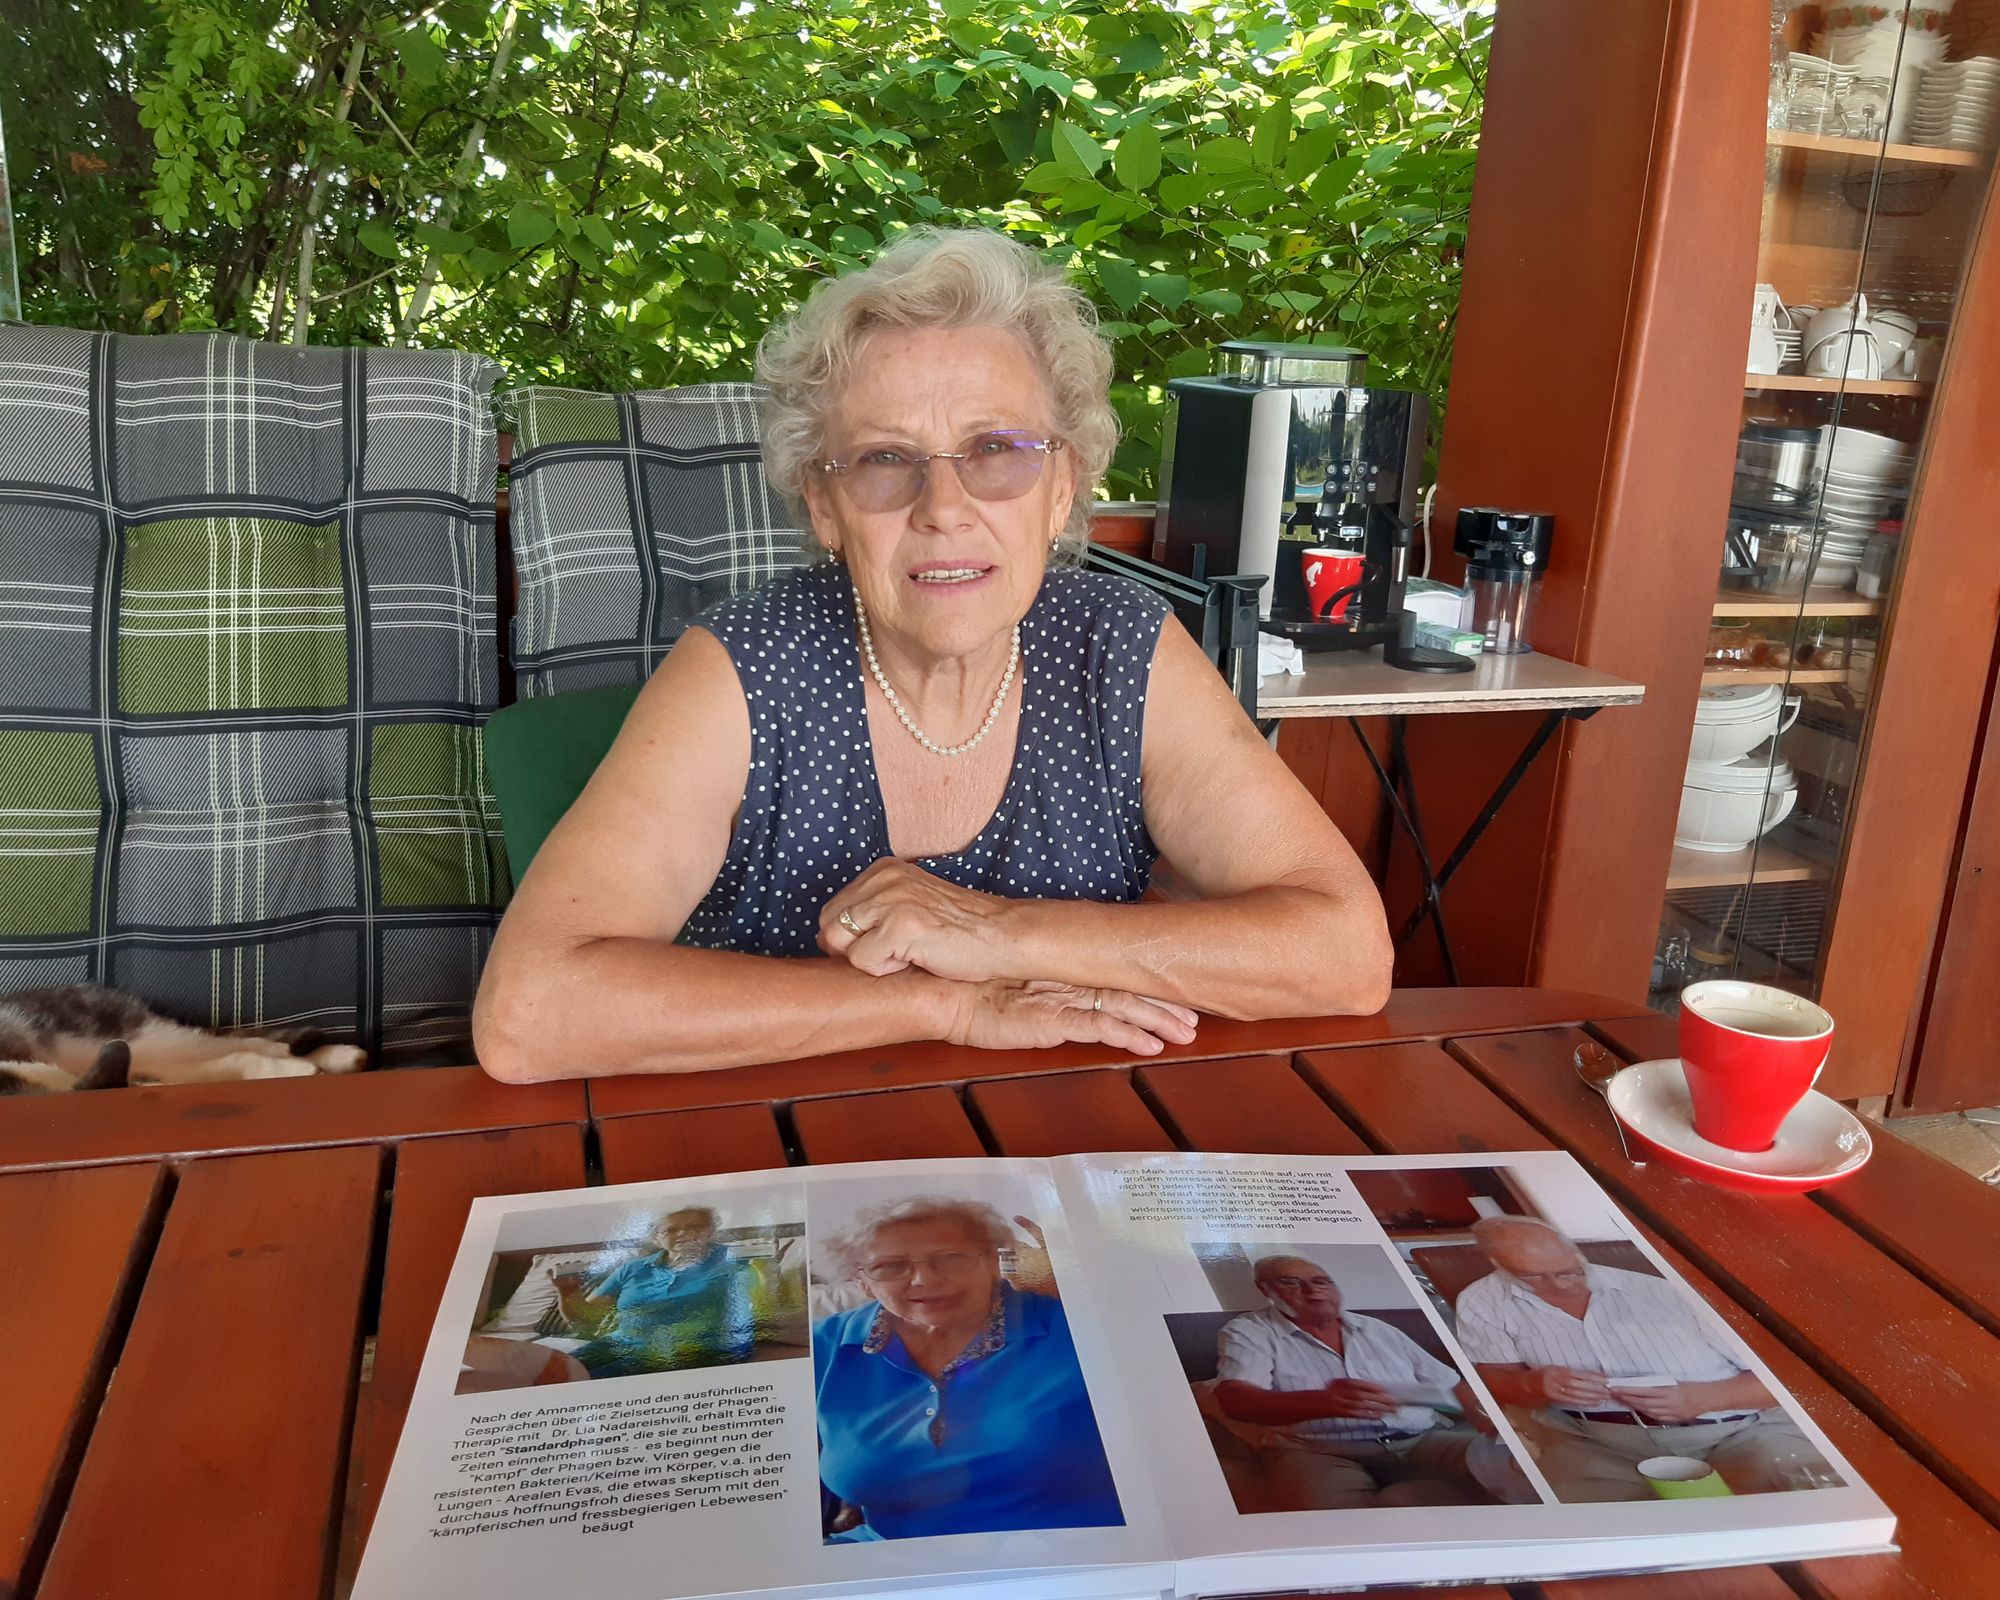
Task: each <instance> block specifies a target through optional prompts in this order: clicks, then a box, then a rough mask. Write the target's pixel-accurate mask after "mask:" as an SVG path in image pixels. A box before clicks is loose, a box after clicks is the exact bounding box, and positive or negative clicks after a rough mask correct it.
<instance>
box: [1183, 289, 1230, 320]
mask: <svg viewBox="0 0 2000 1600" xmlns="http://www.w3.org/2000/svg"><path fill="white" fill-rule="evenodd" d="M1191 298H1192V299H1193V301H1194V303H1195V305H1196V306H1198V307H1199V308H1200V309H1201V310H1203V311H1206V312H1207V313H1208V314H1209V315H1210V316H1214V317H1233V316H1235V315H1236V313H1237V312H1239V311H1241V310H1242V309H1243V296H1241V295H1240V294H1238V293H1237V292H1236V291H1235V290H1234V289H1203V290H1202V291H1201V292H1200V293H1198V294H1196V295H1194V296H1192V297H1191Z"/></svg>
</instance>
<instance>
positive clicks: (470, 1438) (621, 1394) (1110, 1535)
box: [354, 1160, 1173, 1600]
mask: <svg viewBox="0 0 2000 1600" xmlns="http://www.w3.org/2000/svg"><path fill="white" fill-rule="evenodd" d="M1108 1304H1109V1302H1108V1301H1106V1300H1104V1299H1103V1298H1101V1297H1100V1296H1097V1295H1094V1294H1093V1293H1091V1292H1090V1286H1089V1285H1088V1284H1087V1283H1086V1282H1085V1281H1084V1275H1083V1272H1082V1269H1081V1267H1080V1266H1079V1265H1078V1261H1077V1256H1076V1252H1075V1249H1074V1246H1073V1244H1072V1242H1071V1237H1070V1232H1069V1228H1068V1227H1067V1226H1066V1225H1065V1219H1064V1216H1063V1213H1062V1208H1061V1205H1060V1203H1059V1201H1058V1199H1057V1195H1056V1190H1055V1186H1054V1183H1053V1181H1052V1178H1051V1174H1050V1171H1049V1168H1048V1166H1047V1165H1046V1164H1045V1163H1043V1162H1040V1161H1007V1160H966V1161H926V1162H879V1163H871V1164H868V1165H862V1166H852V1167H826V1168H802V1169H797V1170H786V1171H774V1172H762V1173H748V1174H738V1175H733V1176H727V1177H716V1178H703V1179H689V1180H677V1181H674V1182H668V1183H650V1184H630V1185H624V1186H620V1187H608V1188H598V1189H589V1190H574V1191H569V1192H566V1193H560V1194H549V1195H536V1196H517V1197H508V1198H500V1199H483V1200H478V1201H475V1202H474V1203H473V1207H472V1212H471V1216H470V1218H469V1220H468V1223H467V1226H466V1233H465V1237H464V1240H463V1242H462V1244H461V1246H460V1250H459V1255H458V1259H457V1261H456V1263H455V1264H454V1266H453V1269H452V1273H451V1277H450V1280H449V1282H448V1284H447V1286H446V1289H445V1293H444V1298H443V1303H442V1306H441V1309H440V1314H439V1319H438V1323H437V1325H436V1327H435V1329H434V1330H433V1333H432V1336H431V1342H430V1345H429V1347H428V1349H427V1350H426V1353H425V1357H424V1363H423V1367H422V1369H421V1372H420V1374H419V1377H418V1381H417V1386H416V1392H415V1395H414V1398H413V1399H412V1401H411V1405H410V1410H409V1416H408V1419H407V1421H406V1422H405V1424H404V1430H403V1437H402V1442H401V1444H400V1446H399V1448H398V1451H397V1455H396V1460H395V1465H394V1467H393V1469H392V1470H391V1473H390V1476H389V1480H388V1483H387V1485H386V1488H385V1491H384V1493H383V1497H382V1503H381V1509H380V1510H379V1512H378V1513H377V1516H376V1519H375V1524H374V1528H373V1530H372V1533H371V1535H370V1537H369V1542H368V1547H367V1550H366V1553H365V1555H364V1558H363V1561H362V1566H361V1570H360V1574H359V1577H358V1580H357V1583H356V1587H355V1590H354V1593H355V1596H356V1600H382V1597H388V1596H406V1595H409V1594H412V1593H419V1592H422V1593H463V1594H471V1593H477V1594H480V1595H482V1596H483V1597H485V1600H509V1597H512V1596H522V1597H531V1596H532V1597H541V1596H545V1595H548V1594H551V1593H569V1592H574V1591H575V1590H576V1588H577V1586H578V1585H579V1583H580V1582H581V1583H583V1584H586V1585H587V1586H588V1588H589V1590H590V1592H591V1593H593V1594H597V1595H601V1596H605V1597H607V1600H625V1597H630V1600H679V1597H682V1596H708V1595H736V1594H752V1593H778V1592H782V1591H786V1590H810V1591H812V1592H814V1593H816V1594H842V1593H847V1592H850V1591H868V1592H874V1591H882V1592H890V1591H901V1590H905V1589H909V1588H912V1587H918V1588H922V1589H923V1590H924V1591H926V1592H931V1591H934V1590H941V1589H945V1588H948V1587H950V1585H951V1583H952V1582H953V1580H955V1579H956V1578H958V1577H960V1576H961V1575H964V1576H968V1577H969V1578H970V1579H971V1580H972V1581H974V1582H976V1583H977V1584H978V1586H979V1590H980V1593H981V1594H982V1595H985V1594H993V1593H996V1592H1004V1591H1008V1590H1015V1589H1018V1590H1019V1591H1020V1592H1021V1593H1022V1594H1023V1595H1024V1596H1031V1595H1042V1594H1048V1595H1051V1596H1053V1595H1058V1594H1059V1595H1065V1596H1079V1597H1090V1596H1096V1595H1107V1596H1123V1595H1141V1594H1145V1595H1157V1594H1159V1593H1161V1592H1162V1591H1163V1590H1167V1589H1171V1588H1172V1586H1173V1572H1172V1567H1171V1557H1170V1547H1169V1543H1168V1540H1167V1538H1166V1535H1165V1531H1164V1528H1163V1526H1162V1524H1161V1522H1160V1519H1159V1515H1158V1512H1157V1510H1156V1509H1155V1504H1156V1502H1155V1499H1154V1495H1153V1491H1152V1485H1151V1479H1150V1478H1149V1476H1148V1474H1147V1473H1146V1471H1145V1469H1144V1467H1143V1466H1142V1465H1141V1462H1140V1459H1139V1454H1138V1446H1137V1442H1136V1440H1135V1438H1134V1436H1133V1434H1132V1432H1131V1430H1130V1428H1129V1427H1128V1426H1127V1425H1126V1424H1125V1422H1124V1420H1123V1417H1122V1414H1121V1411H1120V1408H1119V1407H1118V1405H1117V1401H1116V1395H1117V1392H1118V1391H1117V1388H1116V1384H1115V1380H1114V1378H1113V1376H1112V1371H1111V1368H1112V1366H1113V1365H1114V1364H1115V1360H1116V1355H1115V1352H1116V1348H1117V1341H1116V1339H1115V1337H1112V1336H1107V1333H1106V1330H1105V1329H1104V1328H1103V1327H1102V1326H1101V1324H1100V1323H1099V1321H1098V1318H1099V1315H1100V1312H1101V1308H1102V1307H1103V1306H1105V1305H1108ZM1056 1576H1059V1577H1060V1581H1059V1582H1053V1583H1052V1582H1051V1580H1052V1579H1053V1578H1054V1577H1056ZM994 1579H999V1580H1002V1590H1001V1591H996V1590H995V1587H994V1583H993V1580H994Z"/></svg>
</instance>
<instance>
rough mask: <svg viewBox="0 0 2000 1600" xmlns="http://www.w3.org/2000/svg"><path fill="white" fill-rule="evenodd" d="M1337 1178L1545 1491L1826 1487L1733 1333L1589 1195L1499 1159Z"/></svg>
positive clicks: (1639, 1495)
mask: <svg viewBox="0 0 2000 1600" xmlns="http://www.w3.org/2000/svg"><path fill="white" fill-rule="evenodd" d="M1352 1177H1353V1181H1354V1185H1355V1187H1356V1189H1358V1190H1359V1191H1360V1193H1361V1195H1362V1198H1363V1199H1364V1200H1365V1201H1366V1202H1367V1204H1368V1208H1369V1211H1370V1213H1371V1215H1373V1216H1374V1218H1375V1220H1376V1221H1377V1222H1379V1223H1380V1224H1381V1225H1382V1228H1383V1230H1384V1231H1385V1232H1386V1233H1387V1234H1388V1235H1389V1238H1390V1239H1391V1241H1392V1242H1393V1243H1394V1244H1395V1246H1396V1249H1397V1250H1398V1252H1399V1253H1400V1254H1401V1255H1402V1257H1403V1259H1404V1260H1405V1261H1406V1262H1407V1263H1408V1265H1409V1268H1410V1271H1411V1273H1412V1275H1413V1276H1414V1277H1415V1278H1416V1279H1417V1281H1418V1282H1419V1283H1421V1284H1422V1285H1423V1287H1424V1289H1425V1291H1426V1292H1427V1293H1428V1294H1429V1295H1430V1296H1431V1298H1432V1301H1433V1303H1434V1304H1435V1305H1436V1306H1437V1307H1438V1309H1439V1310H1441V1311H1442V1312H1444V1314H1445V1315H1446V1316H1447V1317H1449V1319H1450V1322H1451V1327H1452V1329H1453V1331H1454V1333H1455V1334H1456V1336H1457V1342H1458V1345H1459V1347H1460V1348H1461V1349H1462V1350H1464V1352H1465V1354H1466V1357H1467V1359H1468V1360H1470V1361H1471V1363H1472V1365H1473V1368H1474V1370H1475V1371H1476V1372H1477V1373H1478V1375H1479V1378H1480V1380H1481V1381H1482V1382H1483V1383H1484V1385H1485V1386H1486V1388H1487V1390H1488V1391H1489V1392H1490V1393H1491V1394H1492V1395H1493V1396H1494V1398H1495V1399H1496V1400H1498V1401H1499V1402H1500V1403H1501V1404H1502V1405H1503V1406H1505V1407H1506V1409H1507V1413H1508V1416H1509V1418H1510V1419H1511V1420H1512V1422H1513V1424H1514V1427H1515V1429H1516V1431H1518V1432H1519V1434H1520V1436H1521V1438H1522V1439H1523V1441H1524V1442H1525V1443H1526V1444H1527V1446H1528V1449H1529V1450H1530V1451H1531V1452H1532V1454H1533V1456H1534V1459H1535V1463H1536V1465H1537V1466H1538V1467H1539V1468H1540V1470H1541V1473H1542V1476H1543V1477H1544V1478H1545V1479H1546V1480H1547V1481H1548V1484H1549V1487H1550V1489H1551V1490H1553V1491H1554V1493H1555V1496H1556V1498H1557V1499H1559V1500H1563V1501H1568V1502H1592V1503H1602V1502H1612V1501H1647V1500H1653V1499H1690V1498H1701V1497H1714V1496H1721V1495H1750V1494H1772V1493H1779V1492H1783V1491H1785V1490H1790V1489H1822V1488H1831V1487H1836V1486H1838V1485H1839V1484H1840V1483H1841V1481H1842V1480H1841V1477H1840V1475H1839V1474H1838V1473H1837V1472H1835V1471H1834V1469H1833V1467H1832V1466H1831V1465H1830V1464H1829V1463H1828V1461H1827V1459H1826V1457H1825V1455H1824V1454H1823V1453H1822V1452H1821V1451H1820V1449H1819V1448H1818V1447H1817V1446H1816V1445H1815V1444H1814V1443H1813V1442H1812V1441H1811V1440H1810V1439H1808V1438H1807V1437H1806V1435H1805V1432H1804V1430H1803V1429H1802V1428H1801V1427H1800V1425H1799V1419H1798V1418H1797V1417H1796V1416H1795V1415H1793V1414H1792V1412H1791V1411H1789V1410H1788V1409H1787V1408H1786V1407H1785V1406H1784V1405H1782V1404H1781V1403H1780V1402H1779V1400H1778V1399H1777V1397H1776V1396H1775V1395H1774V1394H1773V1393H1772V1391H1771V1389H1770V1388H1769V1387H1768V1386H1767V1385H1766V1384H1765V1382H1764V1380H1763V1379H1762V1378H1761V1377H1759V1376H1758V1375H1757V1373H1756V1372H1754V1371H1752V1370H1751V1368H1750V1365H1749V1356H1748V1352H1747V1351H1744V1350H1743V1349H1742V1347H1741V1344H1740V1342H1739V1341H1738V1340H1737V1339H1736V1338H1735V1337H1734V1336H1733V1335H1732V1334H1730V1333H1729V1332H1728V1330H1727V1329H1725V1328H1723V1327H1721V1326H1719V1325H1718V1324H1717V1323H1716V1321H1715V1320H1714V1318H1713V1317H1712V1316H1711V1315H1710V1314H1709V1313H1708V1312H1707V1309H1706V1308H1705V1307H1703V1306H1702V1305H1701V1304H1700V1302H1699V1301H1698V1300H1697V1299H1696V1297H1695V1296H1694V1295H1693V1294H1692V1292H1691V1291H1689V1290H1688V1289H1687V1288H1686V1287H1685V1286H1684V1285H1682V1284H1680V1283H1678V1282H1674V1281H1672V1280H1670V1279H1669V1278H1667V1276H1666V1275H1665V1274H1664V1273H1662V1272H1661V1271H1660V1269H1659V1268H1658V1267H1657V1266H1655V1265H1654V1264H1653V1262H1652V1261H1651V1260H1650V1259H1648V1257H1647V1255H1646V1254H1645V1252H1644V1251H1642V1250H1641V1249H1640V1247H1639V1245H1638V1244H1637V1243H1636V1242H1634V1241H1633V1240H1632V1239H1631V1238H1629V1237H1628V1236H1627V1235H1626V1233H1625V1231H1624V1229H1623V1228H1622V1226H1620V1224H1619V1222H1618V1220H1617V1219H1616V1218H1615V1217H1614V1216H1613V1215H1612V1214H1611V1213H1610V1212H1609V1211H1608V1209H1607V1208H1605V1207H1604V1205H1603V1203H1602V1199H1601V1197H1600V1196H1599V1195H1598V1193H1597V1192H1596V1191H1595V1190H1594V1189H1591V1190H1584V1189H1579V1188H1577V1187H1576V1186H1574V1185H1567V1184H1564V1183H1561V1182H1559V1181H1552V1180H1544V1179H1543V1178H1541V1177H1539V1176H1538V1174H1537V1173H1536V1172H1534V1171H1533V1170H1532V1169H1529V1168H1526V1167H1509V1166H1478V1167H1425V1168H1418V1169H1402V1170H1397V1169H1394V1168H1387V1169H1383V1168H1377V1169H1374V1170H1368V1171H1357V1172H1355V1173H1353V1174H1352Z"/></svg>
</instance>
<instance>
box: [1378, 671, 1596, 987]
mask: <svg viewBox="0 0 2000 1600" xmlns="http://www.w3.org/2000/svg"><path fill="white" fill-rule="evenodd" d="M1597 710H1598V708H1597V707H1596V706H1572V707H1565V708H1563V709H1561V710H1557V711H1551V712H1550V713H1549V714H1548V715H1547V716H1546V717H1544V718H1543V719H1542V725H1541V726H1540V727H1539V728H1537V729H1536V730H1535V732H1534V735H1533V737H1531V738H1530V739H1529V740H1528V742H1527V744H1526V745H1524V746H1523V747H1522V749H1521V753H1520V754H1519V755H1518V756H1516V757H1515V758H1514V763H1513V765H1512V766H1510V767H1509V768H1508V769H1507V771H1506V773H1505V774H1504V775H1503V776H1502V777H1501V779H1500V782H1499V783H1498V784H1497V785H1496V786H1495V788H1494V790H1493V793H1492V795H1491V796H1490V797H1489V798H1488V799H1487V801H1486V804H1485V805H1484V806H1483V807H1481V808H1480V812H1479V815H1478V816H1476V817H1474V818H1473V819H1472V825H1471V826H1470V827H1469V828H1467V829H1466V830H1465V834H1464V836H1463V837H1462V838H1461V839H1460V840H1459V841H1458V843H1457V844H1456V845H1454V846H1453V847H1452V851H1451V854H1450V855H1449V856H1447V857H1446V858H1445V862H1444V865H1443V866H1442V867H1440V868H1437V869H1436V870H1433V869H1432V866H1431V856H1430V845H1429V842H1428V841H1427V840H1426V839H1425V837H1424V830H1423V818H1422V814H1421V812H1420V811H1419V809H1418V806H1417V785H1416V775H1415V773H1414V772H1413V771H1412V769H1411V767H1410V760H1409V749H1408V745H1407V743H1406V740H1407V734H1408V725H1407V721H1406V719H1405V718H1402V717H1392V718H1390V719H1389V739H1390V761H1391V763H1392V765H1393V767H1394V769H1395V770H1394V775H1393V776H1392V775H1391V773H1390V772H1389V771H1388V770H1386V769H1385V768H1384V767H1383V765H1382V763H1381V761H1380V760H1379V759H1378V758H1377V757H1376V754H1375V751H1374V748H1373V747H1372V746H1371V745H1370V744H1369V743H1368V738H1367V735H1366V734H1364V733H1363V732H1362V729H1361V724H1360V722H1359V721H1358V720H1356V719H1354V718H1351V717H1350V718H1349V719H1348V725H1349V726H1350V727H1351V728H1353V729H1354V736H1355V738H1356V739H1357V740H1358V741H1359V743H1360V745H1361V748H1362V751H1363V753H1364V754H1365V755H1366V756H1367V757H1368V765H1369V766H1370V768H1372V769H1373V771H1374V773H1375V778H1376V781H1377V782H1378V783H1380V784H1381V786H1382V792H1383V793H1384V794H1386V795H1387V796H1388V797H1389V805H1390V810H1391V812H1392V813H1393V814H1394V816H1395V819H1396V821H1397V822H1398V823H1399V824H1400V825H1401V826H1402V829H1403V832H1404V833H1405V834H1406V835H1407V836H1408V838H1409V840H1410V844H1411V846H1412V848H1413V849H1414V850H1415V851H1416V855H1417V870H1418V872H1419V874H1420V876H1421V879H1422V892H1421V894H1420V896H1419V898H1418V901H1417V906H1416V909H1415V910H1414V911H1412V912H1411V913H1410V915H1409V917H1408V918H1407V919H1406V920H1405V921H1404V923H1403V926H1402V928H1401V929H1400V930H1399V931H1398V932H1397V934H1396V948H1397V949H1399V950H1400V949H1401V948H1402V947H1403V946H1404V945H1405V944H1407V943H1408V942H1409V940H1410V936H1411V935H1412V934H1414V933H1415V932H1416V931H1417V929H1418V927H1419V926H1421V925H1422V923H1423V922H1424V921H1425V919H1427V918H1428V919H1429V920H1430V922H1431V923H1432V924H1433V926H1435V927H1436V929H1437V938H1438V951H1439V954H1440V955H1442V956H1443V958H1444V970H1445V977H1446V979H1447V980H1448V981H1449V982H1451V983H1453V984H1457V983H1458V982H1459V976H1458V960H1457V957H1456V955H1455V954H1454V952H1453V950H1452V947H1451V934H1450V931H1449V930H1448V929H1447V927H1446V925H1445V920H1444V888H1445V885H1446V884H1448V883H1450V882H1451V880H1452V878H1453V877H1454V876H1455V875H1456V874H1457V872H1458V869H1459V868H1460V867H1462V866H1463V865H1464V864H1465V859H1466V857H1467V856H1469V855H1470V854H1471V853H1472V848H1473V846H1474V845H1476V844H1478V843H1479V841H1480V838H1481V837H1482V836H1483V835H1484V834H1485V832H1486V830H1487V829H1488V828H1489V827H1491V826H1492V824H1493V819H1494V818H1495V817H1496V816H1498V815H1499V814H1500V808H1501V807H1502V806H1504V805H1505V804H1506V803H1507V801H1508V799H1509V797H1510V796H1512V794H1513V793H1514V791H1515V789H1516V788H1518V787H1519V786H1520V782H1521V780H1522V778H1524V777H1526V776H1527V773H1528V769H1529V768H1530V767H1532V766H1533V765H1534V764H1535V758H1536V757H1537V756H1539V755H1540V754H1541V753H1542V751H1543V750H1544V749H1545V748H1546V747H1547V745H1548V742H1549V741H1550V740H1551V739H1553V738H1554V737H1555V734H1556V730H1557V729H1558V728H1560V727H1561V726H1562V725H1563V723H1565V722H1567V721H1576V722H1585V721H1588V720H1589V719H1590V718H1591V717H1592V716H1594V715H1595V714H1596V712H1597ZM1405 796H1407V800H1406V798H1405Z"/></svg>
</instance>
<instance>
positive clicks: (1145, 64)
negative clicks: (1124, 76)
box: [1115, 33, 1167, 73]
mask: <svg viewBox="0 0 2000 1600" xmlns="http://www.w3.org/2000/svg"><path fill="white" fill-rule="evenodd" d="M1115 55H1116V59H1117V62H1118V70H1119V71H1121V72H1136V73H1146V72H1157V71H1159V69H1160V67H1161V65H1162V63H1164V62H1165V61H1166V59H1167V47H1166V45H1165V44H1164V43H1163V42H1162V41H1161V40H1160V39H1159V37H1158V36H1157V35H1154V34H1150V33H1135V34H1134V35H1133V36H1132V37H1131V38H1129V39H1127V40H1126V41H1125V43H1124V44H1122V45H1120V46H1119V47H1118V49H1117V51H1116V52H1115Z"/></svg>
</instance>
